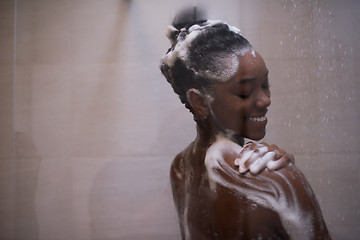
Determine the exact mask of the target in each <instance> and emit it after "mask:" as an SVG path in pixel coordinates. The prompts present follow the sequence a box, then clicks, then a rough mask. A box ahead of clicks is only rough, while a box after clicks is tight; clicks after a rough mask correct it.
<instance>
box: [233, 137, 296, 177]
mask: <svg viewBox="0 0 360 240" xmlns="http://www.w3.org/2000/svg"><path fill="white" fill-rule="evenodd" d="M294 162H295V160H294V156H293V155H292V154H289V153H286V152H285V151H284V150H283V149H281V148H279V147H278V146H276V145H269V144H267V143H265V142H262V143H254V142H248V143H247V144H245V145H244V148H243V149H242V150H241V152H240V153H239V155H238V156H237V158H236V159H235V166H239V172H240V173H246V172H247V171H250V173H251V174H258V173H259V172H261V171H262V170H264V169H265V168H268V169H269V170H270V171H274V170H278V169H280V168H283V167H286V166H288V165H289V164H292V163H294Z"/></svg>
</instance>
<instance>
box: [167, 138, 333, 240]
mask: <svg viewBox="0 0 360 240" xmlns="http://www.w3.org/2000/svg"><path fill="white" fill-rule="evenodd" d="M240 150H241V147H240V146H239V145H237V144H235V143H233V142H231V141H229V140H227V139H218V140H217V141H216V142H215V143H213V144H212V145H211V146H210V147H209V148H208V149H205V150H204V149H198V148H197V147H196V146H195V145H194V144H192V145H190V146H189V147H188V148H187V149H186V150H184V151H183V152H182V153H180V154H179V155H178V156H177V157H176V158H175V159H174V162H173V165H172V168H171V182H172V188H173V195H174V200H175V205H176V207H177V210H178V215H179V219H180V226H181V231H182V236H183V239H197V240H201V239H252V238H256V239H257V238H259V237H262V238H263V239H330V237H329V234H328V231H327V229H326V225H325V223H324V220H323V217H322V215H321V211H320V208H319V206H318V203H317V201H316V198H315V196H314V194H313V192H312V190H311V188H310V185H309V184H308V182H307V181H306V179H305V177H304V176H303V174H302V173H301V172H300V171H299V170H298V169H297V168H296V167H295V166H293V165H291V166H288V167H286V168H283V169H281V170H279V171H275V172H270V171H267V170H264V171H263V172H262V173H261V174H260V175H257V176H253V175H250V174H245V175H243V174H240V173H238V171H237V169H236V167H235V166H234V164H233V161H234V159H235V157H236V156H237V154H238V153H239V151H240Z"/></svg>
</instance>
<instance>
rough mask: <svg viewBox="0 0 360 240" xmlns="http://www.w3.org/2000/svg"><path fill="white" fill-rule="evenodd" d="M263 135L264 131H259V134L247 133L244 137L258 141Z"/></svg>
mask: <svg viewBox="0 0 360 240" xmlns="http://www.w3.org/2000/svg"><path fill="white" fill-rule="evenodd" d="M264 137H265V132H263V133H259V134H249V136H247V137H246V138H248V139H251V140H254V141H260V140H261V139H263V138H264Z"/></svg>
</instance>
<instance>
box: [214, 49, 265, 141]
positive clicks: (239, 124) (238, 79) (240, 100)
mask: <svg viewBox="0 0 360 240" xmlns="http://www.w3.org/2000/svg"><path fill="white" fill-rule="evenodd" d="M238 60H239V67H238V71H237V73H236V74H235V76H234V77H233V78H231V79H230V80H229V81H227V82H225V83H216V84H215V97H214V101H213V102H212V103H211V105H210V106H211V115H210V121H211V122H212V126H213V127H214V128H215V130H217V131H229V130H230V131H231V132H234V133H236V134H238V135H240V136H241V137H244V138H249V139H252V140H256V141H257V140H260V139H262V138H263V137H264V136H265V126H266V123H267V118H266V112H267V108H268V107H269V105H270V103H271V101H270V89H269V80H268V69H267V68H266V65H265V62H264V60H263V59H262V57H261V56H260V54H258V53H257V52H255V51H251V50H250V51H248V52H247V53H246V54H245V55H244V56H240V55H239V56H238Z"/></svg>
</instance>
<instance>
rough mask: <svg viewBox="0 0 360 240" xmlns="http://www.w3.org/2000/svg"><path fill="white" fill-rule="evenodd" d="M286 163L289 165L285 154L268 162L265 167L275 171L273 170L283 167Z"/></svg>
mask: <svg viewBox="0 0 360 240" xmlns="http://www.w3.org/2000/svg"><path fill="white" fill-rule="evenodd" d="M287 165H289V162H288V160H287V158H286V157H285V156H282V157H281V158H279V159H278V160H275V161H270V162H268V163H267V165H266V167H267V168H268V169H269V170H270V171H275V170H278V169H280V168H283V167H285V166H287Z"/></svg>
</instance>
